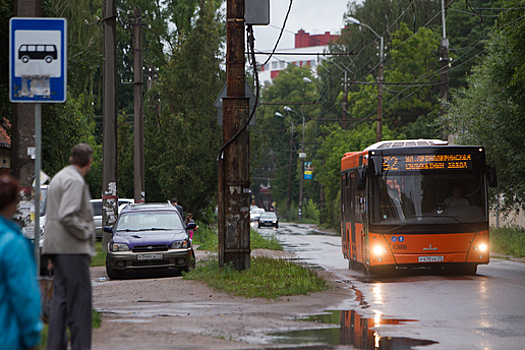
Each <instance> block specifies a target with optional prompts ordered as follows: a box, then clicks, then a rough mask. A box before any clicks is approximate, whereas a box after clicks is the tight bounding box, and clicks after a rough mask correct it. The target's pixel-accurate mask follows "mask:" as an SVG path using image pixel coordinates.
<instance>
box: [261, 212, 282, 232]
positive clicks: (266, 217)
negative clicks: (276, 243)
mask: <svg viewBox="0 0 525 350" xmlns="http://www.w3.org/2000/svg"><path fill="white" fill-rule="evenodd" d="M258 227H259V228H261V227H275V228H279V218H278V217H277V215H275V213H273V212H271V211H268V212H266V213H264V214H261V216H260V217H259V225H258Z"/></svg>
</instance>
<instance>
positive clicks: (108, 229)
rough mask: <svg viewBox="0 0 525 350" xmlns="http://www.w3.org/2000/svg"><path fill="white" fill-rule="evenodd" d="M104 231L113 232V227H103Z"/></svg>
mask: <svg viewBox="0 0 525 350" xmlns="http://www.w3.org/2000/svg"><path fill="white" fill-rule="evenodd" d="M104 232H108V233H113V228H112V227H110V226H106V227H104Z"/></svg>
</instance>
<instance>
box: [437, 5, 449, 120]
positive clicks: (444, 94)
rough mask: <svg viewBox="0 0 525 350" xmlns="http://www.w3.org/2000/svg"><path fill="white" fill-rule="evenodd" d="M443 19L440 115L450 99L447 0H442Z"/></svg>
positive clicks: (443, 112)
mask: <svg viewBox="0 0 525 350" xmlns="http://www.w3.org/2000/svg"><path fill="white" fill-rule="evenodd" d="M441 21H442V23H443V38H442V39H441V57H440V59H439V60H440V61H441V71H440V76H441V89H440V90H441V109H440V111H439V114H440V115H443V114H445V103H446V102H447V101H448V70H449V67H448V64H449V59H448V39H447V29H446V25H445V0H441Z"/></svg>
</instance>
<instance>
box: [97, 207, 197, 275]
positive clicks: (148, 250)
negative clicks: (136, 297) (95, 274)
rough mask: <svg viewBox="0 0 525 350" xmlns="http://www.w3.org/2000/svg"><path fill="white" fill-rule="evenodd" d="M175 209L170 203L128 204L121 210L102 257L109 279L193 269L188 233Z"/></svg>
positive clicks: (192, 227)
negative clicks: (135, 273) (106, 251)
mask: <svg viewBox="0 0 525 350" xmlns="http://www.w3.org/2000/svg"><path fill="white" fill-rule="evenodd" d="M195 227H196V225H195V223H193V222H192V223H189V224H188V225H185V224H184V222H183V220H182V218H181V216H180V214H179V212H178V210H177V208H176V207H174V206H173V205H171V204H170V203H148V204H145V203H141V204H128V205H127V206H126V207H125V208H124V209H122V211H121V213H120V215H119V217H118V220H117V223H116V224H115V227H114V228H113V229H112V228H111V227H105V228H104V231H106V232H110V233H111V234H112V238H111V241H110V242H109V245H108V254H107V257H106V271H107V273H108V277H109V278H111V279H122V278H124V275H125V273H126V271H132V270H142V271H147V270H151V269H169V270H175V271H178V272H181V271H189V270H190V268H192V267H194V266H195V253H194V252H193V248H192V245H191V240H190V238H189V235H188V230H193V229H195Z"/></svg>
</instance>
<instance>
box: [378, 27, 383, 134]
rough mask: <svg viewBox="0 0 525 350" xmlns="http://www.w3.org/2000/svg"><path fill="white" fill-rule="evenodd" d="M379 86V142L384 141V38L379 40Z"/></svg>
mask: <svg viewBox="0 0 525 350" xmlns="http://www.w3.org/2000/svg"><path fill="white" fill-rule="evenodd" d="M378 77H379V79H378V80H379V84H378V86H377V142H379V141H381V140H382V139H383V37H380V38H379V72H378Z"/></svg>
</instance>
